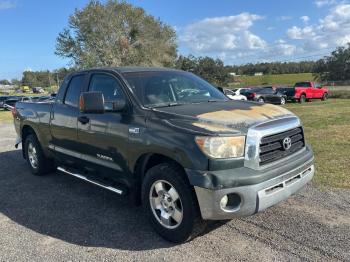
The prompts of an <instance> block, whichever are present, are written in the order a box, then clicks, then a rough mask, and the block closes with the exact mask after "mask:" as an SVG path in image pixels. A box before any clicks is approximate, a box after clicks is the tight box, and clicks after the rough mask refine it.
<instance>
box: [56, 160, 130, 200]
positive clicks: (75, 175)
mask: <svg viewBox="0 0 350 262" xmlns="http://www.w3.org/2000/svg"><path fill="white" fill-rule="evenodd" d="M57 170H59V171H61V172H63V173H66V174H68V175H71V176H74V177H76V178H79V179H82V180H85V181H87V182H89V183H91V184H94V185H96V186H99V187H102V188H104V189H107V190H110V191H112V192H114V193H117V194H119V195H122V194H123V190H120V189H118V188H115V187H111V186H106V185H103V184H101V183H99V182H96V181H93V180H91V179H88V178H87V177H85V176H83V175H81V174H77V173H73V172H71V171H68V170H67V169H65V168H63V167H57Z"/></svg>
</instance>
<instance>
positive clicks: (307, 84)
mask: <svg viewBox="0 0 350 262" xmlns="http://www.w3.org/2000/svg"><path fill="white" fill-rule="evenodd" d="M294 87H311V83H310V82H299V83H296V84H295V85H294Z"/></svg>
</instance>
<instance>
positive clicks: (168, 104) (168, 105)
mask: <svg viewBox="0 0 350 262" xmlns="http://www.w3.org/2000/svg"><path fill="white" fill-rule="evenodd" d="M184 104H185V103H177V102H169V103H164V104H161V105H156V106H152V108H160V107H172V106H182V105H184Z"/></svg>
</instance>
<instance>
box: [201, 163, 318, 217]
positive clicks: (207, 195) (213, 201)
mask: <svg viewBox="0 0 350 262" xmlns="http://www.w3.org/2000/svg"><path fill="white" fill-rule="evenodd" d="M314 173H315V168H314V165H313V161H309V162H308V163H305V164H303V165H302V166H300V167H298V168H296V169H294V170H291V171H289V172H287V173H284V174H282V175H280V176H278V177H275V178H273V179H270V180H267V181H265V182H262V183H259V184H255V185H248V186H242V187H235V188H226V189H220V190H210V189H205V188H201V187H196V186H195V191H196V195H197V199H198V203H199V207H200V211H201V215H202V218H203V219H207V220H224V219H231V218H233V217H239V216H249V215H252V214H254V213H257V212H260V211H262V210H264V209H266V208H268V207H270V206H273V205H275V204H277V203H279V202H281V201H283V200H285V199H287V198H288V197H289V196H291V195H292V194H294V193H295V192H297V191H298V190H300V189H301V188H303V187H304V186H305V185H306V184H307V183H308V182H309V181H310V180H311V179H312V177H313V176H314ZM229 194H235V195H236V196H237V195H238V196H239V198H240V201H239V203H237V205H236V206H233V207H232V208H231V209H230V208H229V209H227V208H222V207H221V205H220V201H221V199H222V198H223V197H225V196H226V195H229Z"/></svg>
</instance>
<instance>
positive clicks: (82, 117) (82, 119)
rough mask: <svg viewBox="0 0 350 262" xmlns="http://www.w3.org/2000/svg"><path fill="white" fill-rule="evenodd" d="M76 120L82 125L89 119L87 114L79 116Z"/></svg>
mask: <svg viewBox="0 0 350 262" xmlns="http://www.w3.org/2000/svg"><path fill="white" fill-rule="evenodd" d="M78 121H79V122H80V123H82V124H83V125H85V124H87V123H89V121H90V119H89V118H88V117H87V116H79V117H78Z"/></svg>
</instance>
